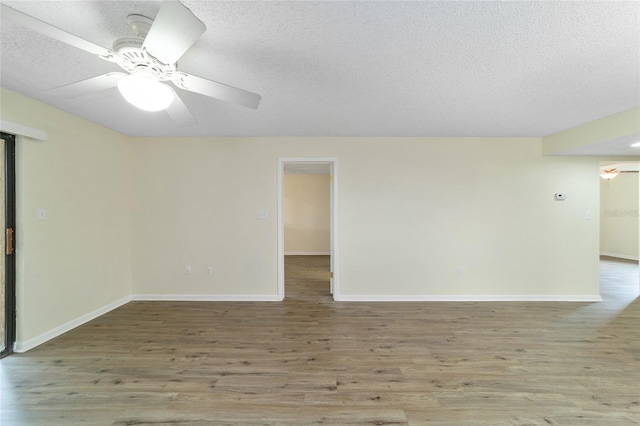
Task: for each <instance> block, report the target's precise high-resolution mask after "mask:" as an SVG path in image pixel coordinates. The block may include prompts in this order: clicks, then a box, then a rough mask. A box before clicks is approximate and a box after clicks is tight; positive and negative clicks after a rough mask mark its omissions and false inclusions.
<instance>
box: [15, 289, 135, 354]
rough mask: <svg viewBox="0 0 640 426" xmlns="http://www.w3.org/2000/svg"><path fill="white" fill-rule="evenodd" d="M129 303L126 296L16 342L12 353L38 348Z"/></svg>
mask: <svg viewBox="0 0 640 426" xmlns="http://www.w3.org/2000/svg"><path fill="white" fill-rule="evenodd" d="M130 301H131V296H127V297H123V298H122V299H120V300H116V301H115V302H113V303H109V304H108V305H105V306H103V307H101V308H98V309H96V310H95V311H93V312H89V313H88V314H84V315H82V316H81V317H78V318H76V319H74V320H72V321H69V322H67V323H65V324H62V325H60V326H58V327H55V328H53V329H51V330H49V331H47V332H45V333H42V334H41V335H39V336H36V337H34V338H32V339H29V340H25V341H19V340H17V341H16V342H15V344H14V346H13V351H14V352H18V353H22V352H26V351H28V350H30V349H33V348H35V347H36V346H39V345H41V344H43V343H45V342H47V341H49V340H51V339H53V338H54V337H58V336H60V335H61V334H64V333H66V332H67V331H70V330H73V329H74V328H76V327H78V326H80V325H82V324H84V323H87V322H89V321H91V320H94V319H96V318H98V317H99V316H101V315H104V314H106V313H107V312H109V311H113V310H114V309H116V308H119V307H120V306H122V305H125V304H127V303H129V302H130Z"/></svg>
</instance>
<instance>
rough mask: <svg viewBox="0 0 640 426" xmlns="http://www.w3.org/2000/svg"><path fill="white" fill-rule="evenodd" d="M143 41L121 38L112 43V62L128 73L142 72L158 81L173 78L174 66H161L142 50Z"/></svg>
mask: <svg viewBox="0 0 640 426" xmlns="http://www.w3.org/2000/svg"><path fill="white" fill-rule="evenodd" d="M143 43H144V39H143V38H140V37H123V38H119V39H118V40H116V41H115V42H114V43H113V50H114V52H115V53H116V57H115V58H114V62H116V63H117V64H118V65H120V67H121V68H122V69H124V70H125V71H127V72H128V73H131V74H133V73H139V72H144V73H146V74H150V75H152V76H154V77H155V78H157V79H158V80H160V81H168V80H171V79H172V78H173V74H174V73H175V71H176V64H163V63H162V62H160V61H158V60H157V59H156V58H154V57H153V56H151V55H150V54H149V53H148V52H147V51H146V50H145V49H143V48H142V44H143Z"/></svg>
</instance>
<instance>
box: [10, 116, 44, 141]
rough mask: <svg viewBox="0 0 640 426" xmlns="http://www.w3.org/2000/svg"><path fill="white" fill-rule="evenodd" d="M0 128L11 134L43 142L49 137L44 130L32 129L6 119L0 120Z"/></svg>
mask: <svg viewBox="0 0 640 426" xmlns="http://www.w3.org/2000/svg"><path fill="white" fill-rule="evenodd" d="M0 130H1V131H3V132H5V133H11V134H13V135H18V136H26V137H28V138H31V139H35V140H37V141H43V142H44V141H46V140H48V139H49V134H48V133H47V132H45V131H44V130H38V129H34V128H31V127H28V126H23V125H22V124H18V123H14V122H11V121H7V120H0Z"/></svg>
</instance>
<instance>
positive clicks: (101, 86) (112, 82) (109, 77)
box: [42, 72, 127, 98]
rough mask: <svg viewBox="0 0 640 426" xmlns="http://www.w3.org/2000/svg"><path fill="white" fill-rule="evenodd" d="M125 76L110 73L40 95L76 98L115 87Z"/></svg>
mask: <svg viewBox="0 0 640 426" xmlns="http://www.w3.org/2000/svg"><path fill="white" fill-rule="evenodd" d="M126 76H127V74H124V73H121V72H110V73H108V74H103V75H99V76H98V77H92V78H88V79H86V80H81V81H76V82H75V83H71V84H65V85H64V86H59V87H54V88H53V89H49V90H45V91H44V92H42V93H45V94H47V95H51V96H60V97H63V98H77V97H78V96H82V95H86V94H89V93H91V92H99V91H102V90H107V89H111V88H112V87H116V86H117V85H118V82H119V81H120V79H121V78H123V77H126Z"/></svg>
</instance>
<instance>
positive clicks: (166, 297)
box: [131, 294, 280, 302]
mask: <svg viewBox="0 0 640 426" xmlns="http://www.w3.org/2000/svg"><path fill="white" fill-rule="evenodd" d="M131 299H132V300H136V301H154V300H155V301H170V302H278V301H280V299H278V296H277V295H275V294H274V295H271V294H134V295H133V296H131Z"/></svg>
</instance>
